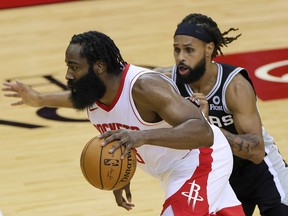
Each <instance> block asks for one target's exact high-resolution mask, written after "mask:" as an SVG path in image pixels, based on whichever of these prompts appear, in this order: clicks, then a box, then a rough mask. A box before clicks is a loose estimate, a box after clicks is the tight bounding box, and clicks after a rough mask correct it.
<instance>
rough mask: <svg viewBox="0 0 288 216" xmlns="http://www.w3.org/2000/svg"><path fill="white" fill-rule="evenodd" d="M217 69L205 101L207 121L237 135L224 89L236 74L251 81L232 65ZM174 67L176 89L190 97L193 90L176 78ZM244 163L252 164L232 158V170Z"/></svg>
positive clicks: (245, 72)
mask: <svg viewBox="0 0 288 216" xmlns="http://www.w3.org/2000/svg"><path fill="white" fill-rule="evenodd" d="M216 64H217V68H218V75H217V80H216V84H215V85H214V87H213V88H212V90H211V91H210V92H209V93H208V94H207V95H206V99H207V101H208V104H209V121H210V123H211V124H213V125H215V126H218V127H220V128H223V129H225V130H227V131H229V132H231V133H233V134H238V133H237V131H236V129H235V125H234V120H233V113H232V112H230V111H229V110H228V108H227V104H226V99H225V95H226V89H227V87H228V85H229V84H230V82H231V80H232V79H233V78H234V77H235V76H236V75H237V74H238V73H240V74H242V75H243V76H244V77H245V78H246V79H247V80H248V81H249V82H250V83H251V85H252V87H253V84H252V81H251V79H250V78H249V75H248V72H247V71H246V70H245V69H244V68H241V67H234V66H232V65H228V64H223V63H216ZM176 70H177V69H176V67H175V66H174V68H173V71H172V79H173V81H174V82H176V85H177V87H178V88H179V91H180V93H181V95H182V96H184V97H190V96H191V95H192V94H193V90H192V89H191V88H190V86H189V85H188V84H184V83H183V82H181V80H180V79H179V77H177V73H176ZM245 163H252V162H250V161H248V160H243V159H240V158H239V157H236V156H234V168H236V166H237V168H238V166H243V165H244V164H245Z"/></svg>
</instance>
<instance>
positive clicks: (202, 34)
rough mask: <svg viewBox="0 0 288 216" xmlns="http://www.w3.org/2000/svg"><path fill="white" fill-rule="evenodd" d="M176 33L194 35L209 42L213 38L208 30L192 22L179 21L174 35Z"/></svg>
mask: <svg viewBox="0 0 288 216" xmlns="http://www.w3.org/2000/svg"><path fill="white" fill-rule="evenodd" d="M176 35H187V36H191V37H195V38H197V39H199V40H201V41H204V42H206V43H210V42H212V41H213V38H212V36H211V35H210V34H209V32H208V31H206V30H205V29H203V28H201V27H200V26H197V25H195V24H192V23H180V24H179V25H178V26H177V29H176V31H175V34H174V37H175V36H176Z"/></svg>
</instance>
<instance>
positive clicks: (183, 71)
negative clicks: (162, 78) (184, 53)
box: [177, 65, 189, 76]
mask: <svg viewBox="0 0 288 216" xmlns="http://www.w3.org/2000/svg"><path fill="white" fill-rule="evenodd" d="M177 68H178V72H179V74H180V75H181V76H185V75H186V74H188V72H189V68H188V67H186V66H184V65H179V66H178V67H177Z"/></svg>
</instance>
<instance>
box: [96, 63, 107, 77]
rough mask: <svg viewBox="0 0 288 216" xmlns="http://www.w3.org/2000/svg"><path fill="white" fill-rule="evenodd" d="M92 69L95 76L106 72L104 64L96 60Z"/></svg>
mask: <svg viewBox="0 0 288 216" xmlns="http://www.w3.org/2000/svg"><path fill="white" fill-rule="evenodd" d="M93 69H94V71H95V72H96V73H97V74H102V73H103V72H106V69H107V67H106V64H105V62H103V61H101V60H98V61H96V63H95V64H94V65H93Z"/></svg>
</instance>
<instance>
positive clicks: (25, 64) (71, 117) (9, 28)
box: [0, 0, 288, 216]
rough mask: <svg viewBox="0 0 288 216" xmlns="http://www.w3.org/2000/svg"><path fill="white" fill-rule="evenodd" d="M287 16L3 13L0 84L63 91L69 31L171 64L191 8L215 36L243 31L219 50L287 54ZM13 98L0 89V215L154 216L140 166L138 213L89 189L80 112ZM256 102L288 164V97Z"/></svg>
mask: <svg viewBox="0 0 288 216" xmlns="http://www.w3.org/2000/svg"><path fill="white" fill-rule="evenodd" d="M287 11H288V2H287V0H274V1H270V0H258V1H250V0H234V1H228V0H218V1H215V0H205V1H196V0H181V1H175V0H159V1H155V0H137V1H135V0H134V1H132V0H122V1H119V0H106V1H104V0H99V1H77V2H70V3H61V4H50V5H43V6H36V7H25V8H17V9H9V10H0V26H1V29H0V65H1V73H0V80H1V82H3V81H5V80H15V79H19V80H21V81H23V82H26V83H27V84H30V85H32V86H33V87H35V88H36V89H37V90H39V91H59V90H62V89H63V86H62V85H61V84H65V80H64V75H65V72H66V66H65V63H64V52H65V49H66V47H67V45H68V43H69V40H70V38H71V36H72V35H73V34H76V33H81V32H84V31H88V30H98V31H102V32H104V33H106V34H108V35H110V36H111V37H112V38H113V39H114V41H115V43H116V44H117V45H118V47H119V48H120V50H121V52H122V55H123V57H124V59H125V60H126V61H127V62H129V63H132V64H138V65H148V66H168V65H171V64H173V55H172V35H173V32H174V30H175V27H176V25H177V24H178V23H179V22H180V21H181V19H182V18H184V17H185V16H186V15H188V14H189V13H192V12H199V13H204V14H206V15H208V16H211V17H212V18H213V19H214V20H215V21H217V23H218V24H219V27H220V29H221V30H222V31H224V30H228V29H229V28H230V27H238V28H239V29H240V30H239V32H241V33H242V36H241V37H240V38H239V39H238V40H237V41H235V42H233V43H232V44H231V45H230V46H229V47H226V48H223V51H224V53H226V54H229V53H238V52H247V51H258V50H265V49H274V48H285V47H286V48H287V46H288V28H287V23H288V13H287ZM14 101H15V100H14V99H13V98H6V97H4V96H3V93H2V92H1V94H0V109H1V112H0V115H1V116H0V122H1V124H0V136H1V147H0V159H1V162H0V209H1V210H2V212H3V215H5V216H48V215H49V216H51V215H53V216H92V215H93V216H115V215H118V216H124V215H125V216H127V215H130V216H132V215H133V216H154V215H159V214H160V211H161V209H162V201H163V196H164V194H163V192H162V190H161V186H160V185H159V183H158V181H157V180H155V179H153V178H151V177H149V176H147V175H146V174H144V173H142V171H141V170H137V172H136V175H135V177H134V179H133V180H132V186H131V187H132V195H133V203H134V204H135V205H136V207H135V209H134V210H133V211H130V212H126V211H125V210H123V209H120V208H119V207H117V206H116V204H115V202H114V196H113V194H112V193H111V192H108V191H99V190H96V189H94V188H93V187H92V186H90V185H89V184H88V183H87V182H86V180H85V179H84V178H83V176H82V174H81V170H80V167H79V158H80V154H81V150H82V148H83V146H84V144H85V143H86V142H87V141H88V140H90V138H91V137H93V136H95V135H97V132H96V130H95V129H94V128H93V127H92V126H91V125H90V124H89V123H88V122H87V121H85V120H86V115H85V113H77V112H75V111H73V110H69V109H57V110H51V109H44V110H43V109H38V108H31V107H27V106H19V107H11V106H10V103H12V102H14ZM258 106H259V110H260V113H261V115H262V121H263V124H264V125H265V127H266V129H267V130H268V132H269V133H270V134H271V135H272V136H273V137H274V138H275V141H276V143H277V145H278V146H279V148H280V151H281V153H282V154H283V156H284V157H285V158H286V159H288V146H287V137H288V129H287V125H288V114H287V107H288V100H287V99H281V100H273V101H261V100H260V101H259V104H258ZM60 117H61V120H62V121H60ZM53 118H54V119H53ZM254 215H255V216H258V215H259V214H258V212H255V214H254Z"/></svg>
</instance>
